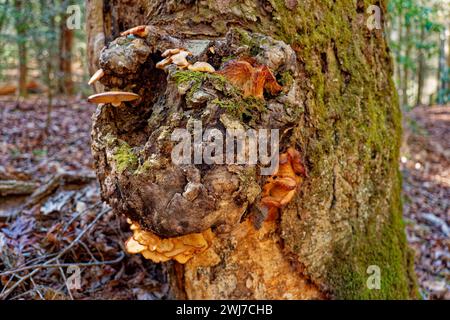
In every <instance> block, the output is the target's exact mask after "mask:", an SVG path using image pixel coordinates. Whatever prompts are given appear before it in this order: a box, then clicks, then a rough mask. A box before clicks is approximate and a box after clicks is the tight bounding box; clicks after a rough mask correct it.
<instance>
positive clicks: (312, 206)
mask: <svg viewBox="0 0 450 320" xmlns="http://www.w3.org/2000/svg"><path fill="white" fill-rule="evenodd" d="M357 2H358V6H357V7H355V6H354V1H331V0H330V1H289V2H286V4H285V1H267V2H264V4H262V2H261V1H259V0H250V1H245V2H243V1H234V0H213V1H179V2H174V1H162V0H154V1H149V0H137V1H133V2H125V1H118V0H112V1H100V0H97V1H89V2H88V35H89V39H88V45H89V50H88V51H89V54H90V58H89V62H90V66H91V71H94V69H95V68H98V67H99V66H101V67H102V68H104V69H105V72H106V73H105V76H104V77H103V78H102V79H101V82H102V84H103V85H105V86H106V90H112V89H116V90H117V89H119V90H123V91H133V92H136V93H138V94H139V95H140V96H141V97H142V99H141V100H139V101H138V102H136V105H135V106H131V105H129V104H125V105H122V106H121V107H119V108H113V107H112V106H111V105H104V106H102V107H99V108H98V110H97V112H96V113H95V115H94V123H93V130H92V137H93V143H92V150H93V154H94V158H95V160H96V167H97V175H98V177H99V181H100V184H101V187H102V197H103V199H104V200H105V201H108V202H109V203H110V205H111V206H112V207H113V208H114V210H115V211H116V212H117V213H123V214H126V215H127V216H128V217H129V218H131V220H133V221H135V222H138V223H139V224H140V225H141V226H142V227H143V228H145V229H147V230H151V231H152V232H154V233H156V234H157V235H159V236H160V237H163V238H166V237H169V238H171V237H175V236H181V235H183V234H186V233H191V232H202V231H204V230H207V229H208V228H209V227H212V232H213V236H211V237H210V238H209V241H210V246H209V248H208V249H207V250H206V251H204V252H201V253H199V254H197V255H195V256H194V257H193V258H192V259H191V260H189V261H188V262H187V263H186V264H179V263H176V262H170V263H167V265H168V267H169V271H170V272H169V274H170V275H171V282H170V283H171V286H172V289H173V295H174V297H175V298H180V297H181V298H183V297H187V298H188V299H221V298H234V299H252V298H253V299H317V298H354V299H363V298H385V299H396V298H414V297H416V296H417V295H416V294H417V291H416V287H415V277H414V272H413V257H412V254H411V251H410V250H409V249H408V246H407V242H406V239H405V234H404V230H403V223H402V203H401V196H400V192H401V178H400V174H399V170H398V157H399V146H400V136H401V113H400V109H399V106H398V100H397V95H396V90H395V86H394V83H393V81H392V75H393V65H392V61H391V58H390V56H389V50H388V48H387V45H386V41H385V39H384V37H383V33H382V32H381V31H380V30H374V31H369V30H368V29H367V28H366V18H367V17H366V15H365V12H366V9H367V6H368V5H369V4H368V2H364V1H357ZM380 3H381V6H382V8H383V11H385V10H386V8H385V2H384V1H380ZM140 24H148V25H151V26H152V27H151V28H150V29H149V30H150V32H149V34H148V35H146V36H144V39H145V41H144V42H142V40H141V39H139V37H138V39H136V37H134V38H133V37H128V38H121V39H119V40H117V41H116V42H114V43H113V44H112V45H111V46H108V48H107V49H105V50H104V51H103V52H102V54H100V49H101V48H102V46H103V45H109V44H110V42H111V41H112V40H114V39H115V38H116V37H118V36H119V35H120V32H122V31H124V30H126V29H128V28H131V27H135V26H136V25H140ZM233 28H237V29H233ZM230 30H231V31H230ZM225 36H226V38H224V37H225ZM105 39H106V40H105ZM171 47H186V48H188V49H190V50H191V51H192V52H193V57H192V58H193V59H200V60H202V61H206V60H207V61H209V62H210V63H211V64H213V65H214V66H215V67H216V69H222V68H223V67H224V65H223V63H222V62H223V61H228V60H230V59H235V58H236V56H239V55H244V56H249V55H250V56H253V57H255V58H256V59H257V61H259V63H263V64H265V65H267V66H268V67H269V68H270V69H271V71H272V72H273V73H274V75H275V76H276V77H277V80H278V81H279V82H280V83H281V85H282V87H283V89H284V91H283V93H280V94H278V95H276V96H271V95H267V96H266V97H265V101H261V100H260V101H259V102H258V106H259V107H257V106H255V105H254V104H252V102H249V100H247V99H244V98H242V97H241V98H240V99H241V100H239V101H235V100H233V101H231V100H230V99H231V98H230V96H229V95H228V96H227V94H225V92H228V91H227V90H228V89H227V88H229V87H228V85H227V84H226V82H225V84H223V85H220V83H222V82H220V81H222V80H218V78H216V77H218V76H214V75H205V76H203V78H201V79H204V80H199V78H198V74H196V73H192V72H191V71H184V72H181V71H178V73H177V71H174V70H173V68H172V69H170V68H169V69H170V70H172V71H170V70H169V71H168V73H165V72H164V71H162V70H160V69H156V68H155V63H156V62H158V61H160V60H162V57H161V53H162V52H163V51H164V50H165V49H168V48H171ZM99 56H101V59H100V60H101V63H100V65H99V60H98V59H99ZM180 72H181V73H180ZM183 77H187V79H186V78H183ZM190 77H192V78H190ZM183 79H184V80H183ZM205 79H206V80H205ZM219 79H220V77H219ZM185 80H186V81H185ZM216 81H219V83H217V82H216ZM193 84H195V85H193ZM186 88H187V89H186ZM186 90H188V91H186ZM228 93H229V92H228ZM229 94H230V95H233V93H229ZM249 104H250V105H249ZM223 106H228V107H227V108H225V107H223ZM233 108H234V109H233ZM236 108H237V109H236ZM242 108H244V109H245V108H247V109H246V110H247V111H246V112H247V113H245V115H246V116H245V115H244V113H243V114H240V113H239V110H243V109H242ZM256 108H263V109H262V110H263V112H262V113H261V114H260V113H258V112H257V111H256V110H257V109H256ZM230 110H231V111H232V110H238V111H237V113H236V112H235V113H232V112H231V111H230ZM248 114H250V115H251V119H250V120H249V119H248V118H246V117H248ZM189 119H190V120H189ZM195 119H197V120H199V119H200V120H202V124H203V127H204V128H206V127H209V128H217V129H219V130H224V128H232V127H236V126H237V127H240V126H242V127H244V128H249V127H250V128H255V129H276V128H277V129H280V132H281V133H282V134H281V141H280V148H281V152H283V151H284V150H286V149H287V148H288V147H294V148H295V149H297V150H298V151H300V152H301V154H302V157H303V163H304V165H305V167H306V170H307V172H308V176H307V177H306V178H305V180H304V181H303V183H302V184H301V186H300V189H299V191H298V192H297V193H296V196H295V197H294V199H293V200H292V201H291V202H290V203H289V204H288V205H287V206H286V207H284V208H283V209H282V210H281V211H280V212H279V216H278V218H276V219H275V220H267V221H265V222H263V223H262V226H261V228H259V229H258V228H256V227H255V226H254V223H253V221H254V220H253V219H255V216H256V217H258V210H257V209H256V208H257V206H258V201H259V192H260V190H261V188H262V186H263V185H264V183H265V182H266V178H265V177H263V176H260V175H259V174H258V170H257V168H255V166H251V165H235V166H232V165H216V166H206V165H186V166H185V167H183V169H182V168H181V167H180V166H178V165H175V164H174V163H172V162H171V161H170V152H171V150H172V148H173V146H174V143H173V142H171V141H170V136H171V133H172V132H173V130H175V129H176V128H188V127H189V126H190V125H192V123H193V122H192V121H193V120H195ZM245 119H246V120H245ZM194 189H195V190H197V191H196V193H195V195H193V193H192V190H194ZM378 271H379V272H380V274H379V275H380V281H381V286H380V287H379V288H378V289H376V288H374V287H372V286H371V285H370V283H371V281H372V280H373V278H369V276H370V274H368V273H373V272H375V273H376V274H375V277H376V276H377V272H378ZM371 279H372V280H371Z"/></svg>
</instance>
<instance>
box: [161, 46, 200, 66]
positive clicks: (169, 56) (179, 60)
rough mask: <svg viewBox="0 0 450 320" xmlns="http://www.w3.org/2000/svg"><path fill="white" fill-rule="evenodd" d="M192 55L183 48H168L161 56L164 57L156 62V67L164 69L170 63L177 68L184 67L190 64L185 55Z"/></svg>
mask: <svg viewBox="0 0 450 320" xmlns="http://www.w3.org/2000/svg"><path fill="white" fill-rule="evenodd" d="M188 56H192V53H191V52H189V51H187V50H184V49H168V50H166V51H165V52H164V53H163V54H162V57H163V58H165V59H163V60H161V61H160V62H158V63H157V64H156V68H158V69H164V68H165V67H166V66H168V65H170V64H174V65H176V66H177V67H179V68H182V69H185V68H187V67H189V66H190V65H191V64H190V63H189V61H187V57H188Z"/></svg>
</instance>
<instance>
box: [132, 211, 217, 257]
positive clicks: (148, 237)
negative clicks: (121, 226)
mask: <svg viewBox="0 0 450 320" xmlns="http://www.w3.org/2000/svg"><path fill="white" fill-rule="evenodd" d="M127 221H128V223H129V224H130V225H131V226H130V229H131V230H132V231H133V236H132V237H130V238H129V239H128V240H127V242H126V244H125V246H126V249H127V251H128V253H131V254H138V253H140V254H142V255H143V256H144V258H146V259H150V260H152V261H153V262H157V263H159V262H166V261H169V260H175V261H177V262H179V263H182V264H184V263H186V262H188V261H189V260H190V259H191V258H192V257H193V256H194V255H197V254H199V253H202V252H204V251H205V250H206V249H208V247H209V246H210V243H211V241H212V239H213V237H214V235H213V233H212V231H211V229H208V230H206V231H204V232H202V233H192V234H187V235H184V236H179V237H174V238H165V239H162V238H160V237H158V236H157V235H155V234H153V233H151V232H149V231H145V230H143V229H141V227H140V226H139V225H138V224H136V223H133V222H132V221H131V220H129V219H128V220H127Z"/></svg>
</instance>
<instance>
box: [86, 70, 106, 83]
mask: <svg viewBox="0 0 450 320" xmlns="http://www.w3.org/2000/svg"><path fill="white" fill-rule="evenodd" d="M104 75H105V71H103V69H99V70H97V71H96V72H95V73H94V74H93V76H92V77H91V79H89V82H88V85H92V84H94V83H96V82H97V81H98V80H100V79H101V78H102V77H103V76H104Z"/></svg>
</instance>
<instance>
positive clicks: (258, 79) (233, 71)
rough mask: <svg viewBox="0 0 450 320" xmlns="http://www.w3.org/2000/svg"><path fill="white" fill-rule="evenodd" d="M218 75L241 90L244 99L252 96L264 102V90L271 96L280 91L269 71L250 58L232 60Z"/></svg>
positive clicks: (280, 88)
mask: <svg viewBox="0 0 450 320" xmlns="http://www.w3.org/2000/svg"><path fill="white" fill-rule="evenodd" d="M218 73H219V74H221V75H223V76H224V77H225V78H227V79H228V80H229V81H230V82H231V83H233V84H234V85H235V86H236V87H238V88H240V89H242V91H243V92H244V94H243V95H244V97H248V96H253V97H256V98H259V99H263V100H264V89H266V90H267V91H268V92H269V93H270V94H272V95H276V94H277V93H279V92H280V91H281V90H282V87H281V86H280V85H279V84H278V83H277V79H276V78H275V77H274V75H273V74H272V72H271V71H270V69H269V68H268V67H267V66H265V65H258V64H257V63H256V62H255V61H254V59H251V58H250V59H241V60H232V61H230V62H228V63H227V64H226V65H225V67H224V68H223V69H222V70H220V71H218Z"/></svg>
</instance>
